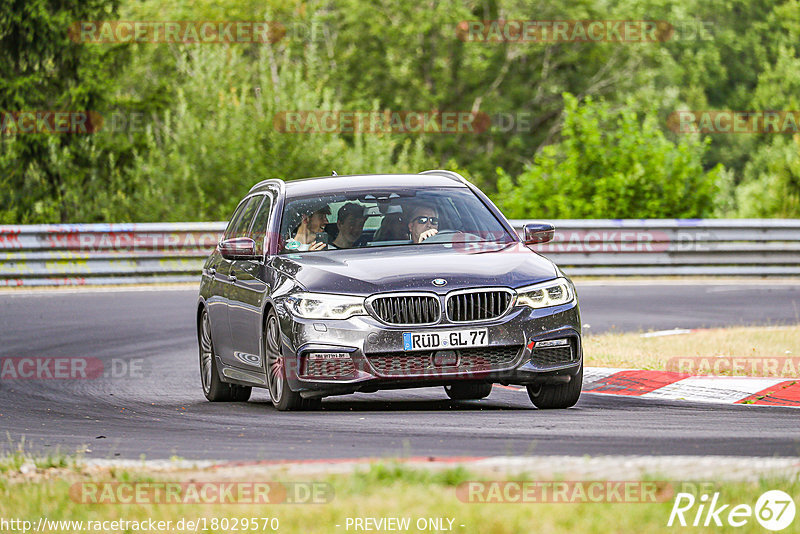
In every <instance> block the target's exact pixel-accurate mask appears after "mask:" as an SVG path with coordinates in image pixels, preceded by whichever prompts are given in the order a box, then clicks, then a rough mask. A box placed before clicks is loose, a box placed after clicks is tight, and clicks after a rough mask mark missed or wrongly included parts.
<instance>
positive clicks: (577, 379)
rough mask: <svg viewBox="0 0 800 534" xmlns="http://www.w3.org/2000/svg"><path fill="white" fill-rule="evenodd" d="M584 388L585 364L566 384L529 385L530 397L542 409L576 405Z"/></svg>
mask: <svg viewBox="0 0 800 534" xmlns="http://www.w3.org/2000/svg"><path fill="white" fill-rule="evenodd" d="M582 388H583V366H581V370H580V371H578V374H576V375H575V376H573V377H572V379H571V380H570V381H569V382H567V383H566V384H536V385H533V386H528V387H527V389H528V397H530V399H531V402H532V403H533V405H534V406H536V407H537V408H539V409H541V410H549V409H563V408H569V407H571V406H575V403H577V402H578V398H579V397H580V396H581V389H582Z"/></svg>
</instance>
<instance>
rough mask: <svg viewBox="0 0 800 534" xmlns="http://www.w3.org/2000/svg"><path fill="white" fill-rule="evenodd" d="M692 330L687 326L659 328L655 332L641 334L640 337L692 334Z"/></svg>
mask: <svg viewBox="0 0 800 534" xmlns="http://www.w3.org/2000/svg"><path fill="white" fill-rule="evenodd" d="M691 333H692V331H691V330H688V329H686V328H673V329H672V330H657V331H655V332H647V333H646V334H641V336H640V337H662V336H677V335H681V334H691Z"/></svg>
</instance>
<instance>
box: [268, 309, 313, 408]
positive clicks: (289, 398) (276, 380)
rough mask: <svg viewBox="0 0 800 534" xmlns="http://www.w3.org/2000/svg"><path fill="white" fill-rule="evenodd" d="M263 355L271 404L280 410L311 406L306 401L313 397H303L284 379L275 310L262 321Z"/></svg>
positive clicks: (284, 373)
mask: <svg viewBox="0 0 800 534" xmlns="http://www.w3.org/2000/svg"><path fill="white" fill-rule="evenodd" d="M264 355H265V356H266V357H265V358H264V361H265V364H266V366H267V384H268V386H269V396H270V398H271V399H272V405H273V406H275V408H276V409H277V410H278V411H281V412H285V411H288V410H299V409H303V408H305V407H310V406H312V405H313V403H309V402H308V401H311V400H314V399H303V398H302V397H301V396H300V393H298V392H296V391H292V390H291V388H290V387H289V383H288V381H287V380H286V359H285V358H284V356H283V351H282V350H281V327H280V323H279V322H278V315H277V314H276V313H275V310H270V311H269V313H267V319H266V320H265V321H264Z"/></svg>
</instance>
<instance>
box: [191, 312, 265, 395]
mask: <svg viewBox="0 0 800 534" xmlns="http://www.w3.org/2000/svg"><path fill="white" fill-rule="evenodd" d="M197 337H198V341H199V346H200V381H201V383H202V384H203V394H204V395H205V396H206V399H208V400H210V401H211V402H231V401H234V402H246V401H247V399H249V398H250V393H251V392H252V390H253V388H251V387H248V386H237V385H236V384H228V383H225V382H223V381H222V380H220V378H219V372H218V371H217V362H216V358H214V342H213V341H212V339H211V321H210V320H209V318H208V311H206V310H203V313H202V315H201V316H200V327H199V328H198V333H197Z"/></svg>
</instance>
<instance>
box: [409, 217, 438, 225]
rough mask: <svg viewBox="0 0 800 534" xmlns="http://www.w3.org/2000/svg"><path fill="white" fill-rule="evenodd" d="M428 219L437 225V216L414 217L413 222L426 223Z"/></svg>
mask: <svg viewBox="0 0 800 534" xmlns="http://www.w3.org/2000/svg"><path fill="white" fill-rule="evenodd" d="M428 221H430V223H431V224H432V225H434V226H438V225H439V217H416V218H415V219H414V222H416V223H418V224H426V223H427V222H428Z"/></svg>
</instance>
